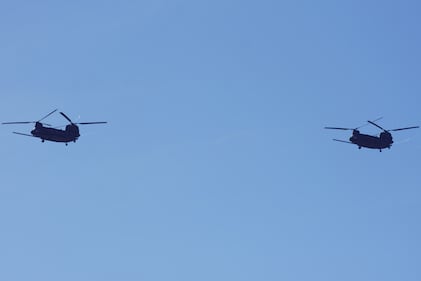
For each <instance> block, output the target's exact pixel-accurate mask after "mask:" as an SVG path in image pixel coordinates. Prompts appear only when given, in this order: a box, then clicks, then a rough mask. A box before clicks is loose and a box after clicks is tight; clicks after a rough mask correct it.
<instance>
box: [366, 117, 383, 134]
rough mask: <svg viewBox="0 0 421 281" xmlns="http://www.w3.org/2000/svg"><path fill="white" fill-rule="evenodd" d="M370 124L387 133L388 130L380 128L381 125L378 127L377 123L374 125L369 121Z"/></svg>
mask: <svg viewBox="0 0 421 281" xmlns="http://www.w3.org/2000/svg"><path fill="white" fill-rule="evenodd" d="M367 122H368V123H370V124H371V125H373V126H376V127H377V128H379V129H381V130H383V131H385V132H386V131H387V130H386V129H384V128H382V127H380V126H379V125H377V124H376V123H374V122H373V121H370V120H368V121H367Z"/></svg>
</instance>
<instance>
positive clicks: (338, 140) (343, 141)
mask: <svg viewBox="0 0 421 281" xmlns="http://www.w3.org/2000/svg"><path fill="white" fill-rule="evenodd" d="M333 140H334V141H338V142H344V143H349V144H353V143H352V142H350V141H344V140H338V139H333Z"/></svg>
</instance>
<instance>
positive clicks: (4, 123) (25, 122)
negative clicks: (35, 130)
mask: <svg viewBox="0 0 421 281" xmlns="http://www.w3.org/2000/svg"><path fill="white" fill-rule="evenodd" d="M31 123H35V122H33V121H23V122H3V123H2V124H3V125H9V124H31Z"/></svg>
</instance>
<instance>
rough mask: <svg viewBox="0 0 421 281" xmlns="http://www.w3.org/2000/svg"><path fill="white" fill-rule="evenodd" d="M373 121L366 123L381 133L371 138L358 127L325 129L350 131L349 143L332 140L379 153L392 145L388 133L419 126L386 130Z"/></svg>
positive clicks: (413, 127) (390, 135)
mask: <svg viewBox="0 0 421 281" xmlns="http://www.w3.org/2000/svg"><path fill="white" fill-rule="evenodd" d="M377 120H379V119H376V120H374V121H377ZM374 121H367V122H368V123H369V124H371V125H373V126H375V127H377V128H379V129H380V130H382V131H383V132H381V133H380V135H379V136H372V135H367V134H362V133H360V131H359V130H358V129H359V128H361V127H358V128H355V129H350V128H341V127H325V129H331V130H351V131H352V136H351V137H350V138H349V141H345V140H338V139H333V140H334V141H338V142H344V143H350V144H355V145H357V146H358V148H359V149H361V147H365V148H372V149H379V150H380V152H381V151H382V149H385V148H389V149H390V148H391V146H392V144H393V137H392V134H391V133H390V132H396V131H402V130H409V129H416V128H419V126H412V127H405V128H398V129H392V130H386V129H384V128H383V127H381V126H379V125H378V124H376V123H374Z"/></svg>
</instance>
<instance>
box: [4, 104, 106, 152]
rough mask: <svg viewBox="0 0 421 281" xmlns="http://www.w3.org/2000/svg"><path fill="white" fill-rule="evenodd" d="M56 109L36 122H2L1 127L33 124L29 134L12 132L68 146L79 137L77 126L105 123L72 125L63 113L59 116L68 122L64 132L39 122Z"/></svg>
mask: <svg viewBox="0 0 421 281" xmlns="http://www.w3.org/2000/svg"><path fill="white" fill-rule="evenodd" d="M56 111H57V109H55V110H53V111H51V112H50V113H48V114H47V115H45V116H44V117H42V118H41V119H39V120H38V121H24V122H3V123H2V124H3V125H10V124H30V123H35V128H34V129H33V130H32V131H31V134H25V133H19V132H13V133H14V134H17V135H22V136H28V137H34V138H40V139H41V141H42V142H44V141H46V140H47V141H53V142H64V143H65V144H66V145H68V143H69V142H76V140H77V139H78V138H79V137H80V134H79V127H78V126H77V125H91V124H106V123H107V122H78V123H73V121H72V120H71V119H70V118H69V117H68V116H67V115H66V114H64V113H63V112H60V114H61V115H62V116H63V117H64V118H66V120H67V121H69V123H70V124H69V125H67V126H66V128H65V129H64V130H61V129H58V128H53V127H51V125H49V124H46V123H42V122H41V121H42V120H44V119H46V118H47V117H49V116H50V115H51V114H53V113H55V112H56Z"/></svg>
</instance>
